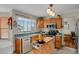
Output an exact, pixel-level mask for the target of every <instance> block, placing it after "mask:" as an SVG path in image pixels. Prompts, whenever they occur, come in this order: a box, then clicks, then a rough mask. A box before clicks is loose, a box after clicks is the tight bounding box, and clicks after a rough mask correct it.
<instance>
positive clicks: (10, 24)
mask: <svg viewBox="0 0 79 59" xmlns="http://www.w3.org/2000/svg"><path fill="white" fill-rule="evenodd" d="M12 23H13V20H12V17H9V18H8V25H9V26H10V28H11V29H12Z"/></svg>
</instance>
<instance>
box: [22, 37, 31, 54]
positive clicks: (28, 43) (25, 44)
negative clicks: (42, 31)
mask: <svg viewBox="0 0 79 59" xmlns="http://www.w3.org/2000/svg"><path fill="white" fill-rule="evenodd" d="M22 48H23V49H22V53H27V52H29V51H31V49H32V47H31V38H30V37H27V38H26V39H23V41H22Z"/></svg>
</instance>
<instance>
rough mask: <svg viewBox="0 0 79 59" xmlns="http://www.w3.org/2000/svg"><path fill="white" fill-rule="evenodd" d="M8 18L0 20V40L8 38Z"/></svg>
mask: <svg viewBox="0 0 79 59" xmlns="http://www.w3.org/2000/svg"><path fill="white" fill-rule="evenodd" d="M7 19H8V18H7V17H2V18H1V19H0V38H8V23H7V22H8V20H7Z"/></svg>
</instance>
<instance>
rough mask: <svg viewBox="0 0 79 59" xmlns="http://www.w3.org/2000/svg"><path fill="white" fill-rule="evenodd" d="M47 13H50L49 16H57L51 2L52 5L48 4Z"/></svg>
mask: <svg viewBox="0 0 79 59" xmlns="http://www.w3.org/2000/svg"><path fill="white" fill-rule="evenodd" d="M47 14H48V16H52V17H54V16H55V11H54V7H53V4H50V5H49V6H48V9H47Z"/></svg>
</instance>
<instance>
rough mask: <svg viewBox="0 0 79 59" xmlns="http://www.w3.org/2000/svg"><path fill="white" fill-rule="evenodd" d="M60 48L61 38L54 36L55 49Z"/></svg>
mask: <svg viewBox="0 0 79 59" xmlns="http://www.w3.org/2000/svg"><path fill="white" fill-rule="evenodd" d="M61 47H62V37H61V36H56V37H55V48H58V49H59V48H61Z"/></svg>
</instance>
